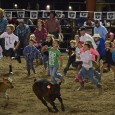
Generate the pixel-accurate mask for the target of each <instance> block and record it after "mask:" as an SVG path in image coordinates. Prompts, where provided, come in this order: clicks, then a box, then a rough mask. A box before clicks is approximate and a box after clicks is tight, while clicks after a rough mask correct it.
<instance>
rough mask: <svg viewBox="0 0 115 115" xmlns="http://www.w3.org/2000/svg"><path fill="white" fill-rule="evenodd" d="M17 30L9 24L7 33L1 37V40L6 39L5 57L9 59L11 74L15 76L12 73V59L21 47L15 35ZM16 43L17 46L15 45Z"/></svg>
mask: <svg viewBox="0 0 115 115" xmlns="http://www.w3.org/2000/svg"><path fill="white" fill-rule="evenodd" d="M14 30H15V27H14V25H12V24H9V25H7V28H6V32H4V33H3V34H1V35H0V38H4V39H5V44H4V45H5V49H4V51H3V52H4V56H6V57H7V61H8V64H9V74H13V72H12V59H11V58H12V57H13V56H14V52H15V51H16V49H17V48H18V46H19V43H20V42H19V39H18V37H17V36H16V35H14V34H13V31H14ZM15 42H16V45H14V44H15Z"/></svg>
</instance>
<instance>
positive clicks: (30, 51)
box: [23, 39, 39, 77]
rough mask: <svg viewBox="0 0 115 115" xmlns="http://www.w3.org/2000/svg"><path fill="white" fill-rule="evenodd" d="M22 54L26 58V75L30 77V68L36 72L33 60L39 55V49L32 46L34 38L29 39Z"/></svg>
mask: <svg viewBox="0 0 115 115" xmlns="http://www.w3.org/2000/svg"><path fill="white" fill-rule="evenodd" d="M23 54H24V57H25V60H26V66H27V77H30V69H32V71H33V73H34V74H36V72H35V68H34V66H33V61H34V59H36V57H37V55H39V50H38V49H37V48H36V47H35V46H34V40H32V39H30V40H29V45H28V46H26V47H25V48H24V51H23Z"/></svg>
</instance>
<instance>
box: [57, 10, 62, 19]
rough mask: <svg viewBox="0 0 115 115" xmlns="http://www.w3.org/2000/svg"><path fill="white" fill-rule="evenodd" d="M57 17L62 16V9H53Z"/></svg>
mask: <svg viewBox="0 0 115 115" xmlns="http://www.w3.org/2000/svg"><path fill="white" fill-rule="evenodd" d="M55 13H56V17H57V18H62V13H63V12H62V11H55Z"/></svg>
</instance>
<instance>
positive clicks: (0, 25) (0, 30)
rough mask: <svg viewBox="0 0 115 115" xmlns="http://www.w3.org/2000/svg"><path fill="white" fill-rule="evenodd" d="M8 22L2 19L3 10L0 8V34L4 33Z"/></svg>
mask: <svg viewBox="0 0 115 115" xmlns="http://www.w3.org/2000/svg"><path fill="white" fill-rule="evenodd" d="M7 24H8V20H7V19H6V18H5V17H4V10H3V9H2V8H0V34H2V33H3V32H5V31H6V27H7Z"/></svg>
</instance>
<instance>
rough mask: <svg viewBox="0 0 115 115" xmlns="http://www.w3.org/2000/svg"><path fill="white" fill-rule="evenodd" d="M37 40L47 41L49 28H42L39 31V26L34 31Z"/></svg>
mask: <svg viewBox="0 0 115 115" xmlns="http://www.w3.org/2000/svg"><path fill="white" fill-rule="evenodd" d="M34 34H35V37H36V41H37V42H38V41H45V40H46V37H47V30H46V29H45V28H42V29H41V31H39V30H38V29H37V28H36V29H35V31H34Z"/></svg>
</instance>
